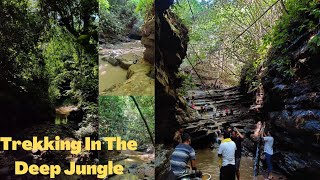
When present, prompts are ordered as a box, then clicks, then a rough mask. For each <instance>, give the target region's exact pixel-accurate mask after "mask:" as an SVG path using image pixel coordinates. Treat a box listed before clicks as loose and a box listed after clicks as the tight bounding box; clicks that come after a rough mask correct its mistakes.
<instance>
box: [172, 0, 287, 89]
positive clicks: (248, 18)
mask: <svg viewBox="0 0 320 180" xmlns="http://www.w3.org/2000/svg"><path fill="white" fill-rule="evenodd" d="M188 2H189V3H188ZM274 2H276V1H275V0H272V1H263V0H258V1H251V0H240V1H224V0H216V1H212V0H206V1H197V0H189V1H188V0H181V1H179V3H176V4H175V5H174V7H172V9H173V11H174V12H176V13H177V14H178V15H179V17H180V18H181V19H182V20H183V22H184V24H185V25H187V26H188V28H189V37H190V42H189V48H188V56H189V60H190V61H191V63H192V64H193V65H194V66H196V67H197V66H198V65H201V63H206V64H208V65H209V66H211V67H210V69H211V70H212V71H213V72H211V74H209V76H214V77H216V78H219V79H220V80H222V81H223V82H224V83H225V84H227V85H236V84H238V82H239V79H240V75H241V70H242V67H243V66H244V65H245V64H248V63H249V64H251V63H252V62H253V61H255V60H257V59H260V53H261V51H262V50H261V49H260V47H261V46H262V45H263V41H262V38H263V37H264V36H265V35H266V34H268V33H269V32H270V30H271V28H272V27H273V25H274V24H275V21H276V20H277V19H278V18H279V16H280V15H281V14H282V13H283V11H284V9H283V6H282V5H281V3H276V4H275V5H274V6H273V7H272V8H271V9H270V10H269V11H268V12H267V13H266V14H264V15H263V16H262V17H261V19H259V20H258V21H257V22H256V23H254V22H255V20H257V19H258V17H259V16H260V15H262V14H263V13H264V12H265V11H266V10H267V9H268V8H269V7H270V6H271V5H273V3H274ZM252 24H253V25H252ZM246 29H247V30H246ZM188 63H189V62H187V61H186V64H188Z"/></svg>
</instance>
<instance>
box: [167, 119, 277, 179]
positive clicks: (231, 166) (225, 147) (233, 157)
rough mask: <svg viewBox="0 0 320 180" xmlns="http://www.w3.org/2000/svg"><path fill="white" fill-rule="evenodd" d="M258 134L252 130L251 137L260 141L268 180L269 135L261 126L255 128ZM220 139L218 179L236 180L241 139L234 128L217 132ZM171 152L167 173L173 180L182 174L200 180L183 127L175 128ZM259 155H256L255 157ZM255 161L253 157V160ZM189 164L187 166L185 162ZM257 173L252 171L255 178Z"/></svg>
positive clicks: (270, 146)
mask: <svg viewBox="0 0 320 180" xmlns="http://www.w3.org/2000/svg"><path fill="white" fill-rule="evenodd" d="M259 123H260V124H261V122H258V124H257V129H258V128H259V127H260V129H259V131H255V133H254V134H253V135H252V136H253V138H257V139H260V140H262V141H263V142H264V153H263V155H264V157H265V161H266V164H267V169H268V171H267V172H268V174H267V176H266V179H272V178H273V177H272V175H271V173H272V169H273V168H272V162H271V158H272V155H273V142H274V139H273V137H272V133H271V131H269V130H265V125H263V126H262V125H259ZM221 135H222V140H221V143H220V146H219V149H218V157H219V161H220V162H219V164H220V180H235V178H236V177H237V180H240V161H241V151H242V145H241V143H242V141H243V140H244V138H245V136H244V135H242V134H241V133H240V132H239V131H238V129H237V128H235V127H229V128H227V129H225V130H223V132H222V133H221ZM174 141H175V149H174V152H173V153H172V156H171V159H170V164H171V172H172V173H173V175H174V177H175V179H179V177H181V176H183V175H184V174H192V175H193V176H194V177H201V174H202V173H201V171H199V170H197V167H196V153H195V150H194V149H193V148H192V147H191V137H190V135H189V134H188V133H185V132H184V130H183V128H181V127H180V128H179V130H178V131H177V132H176V134H175V136H174ZM256 156H259V153H257V154H256ZM255 160H256V158H255ZM189 161H190V162H191V166H189V165H188V162H189ZM256 175H257V173H256V172H254V176H255V178H256Z"/></svg>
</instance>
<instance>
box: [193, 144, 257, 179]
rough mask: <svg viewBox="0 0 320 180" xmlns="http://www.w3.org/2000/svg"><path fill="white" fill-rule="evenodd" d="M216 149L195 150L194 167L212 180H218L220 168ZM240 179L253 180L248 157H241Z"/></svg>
mask: <svg viewBox="0 0 320 180" xmlns="http://www.w3.org/2000/svg"><path fill="white" fill-rule="evenodd" d="M217 151H218V150H217V149H214V150H211V149H201V150H196V158H197V159H196V163H197V164H196V165H197V168H198V169H199V170H201V171H202V172H203V173H209V174H210V175H211V179H212V180H218V179H219V173H220V168H219V166H218V153H217ZM240 178H241V179H244V180H248V179H253V160H252V158H250V157H242V158H241V164H240Z"/></svg>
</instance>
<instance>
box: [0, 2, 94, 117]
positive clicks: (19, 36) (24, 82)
mask: <svg viewBox="0 0 320 180" xmlns="http://www.w3.org/2000/svg"><path fill="white" fill-rule="evenodd" d="M0 17H1V25H0V35H1V38H0V46H1V48H0V54H1V57H0V82H1V87H2V88H1V90H3V91H4V93H5V94H13V92H15V93H17V94H19V93H20V94H22V93H24V94H25V93H26V94H27V95H26V96H28V95H30V96H29V97H26V98H30V99H32V100H34V101H36V102H39V103H40V102H46V103H47V104H49V105H50V106H51V107H57V106H61V105H69V104H72V105H76V106H78V107H81V108H82V109H83V110H84V112H85V114H86V115H85V119H88V117H87V116H88V115H89V114H90V113H96V112H95V111H96V110H95V109H97V96H98V58H97V48H96V47H97V42H98V41H97V37H98V36H97V25H98V23H97V17H98V2H97V1H92V0H75V1H69V0H59V1H58V0H36V1H34V0H3V1H1V2H0ZM15 95H16V94H15ZM33 96H34V97H33ZM35 99H36V100H35Z"/></svg>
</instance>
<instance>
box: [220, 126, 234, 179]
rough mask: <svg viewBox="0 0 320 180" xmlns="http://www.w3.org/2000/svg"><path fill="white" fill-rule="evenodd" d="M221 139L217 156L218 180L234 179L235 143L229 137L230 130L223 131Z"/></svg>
mask: <svg viewBox="0 0 320 180" xmlns="http://www.w3.org/2000/svg"><path fill="white" fill-rule="evenodd" d="M223 138H224V139H223V140H222V142H221V144H220V146H219V150H218V156H219V158H220V162H221V161H222V163H221V168H220V180H235V175H236V168H235V152H236V150H237V146H236V144H235V143H234V142H233V141H232V140H231V139H230V132H229V131H228V130H226V131H224V134H223Z"/></svg>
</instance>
